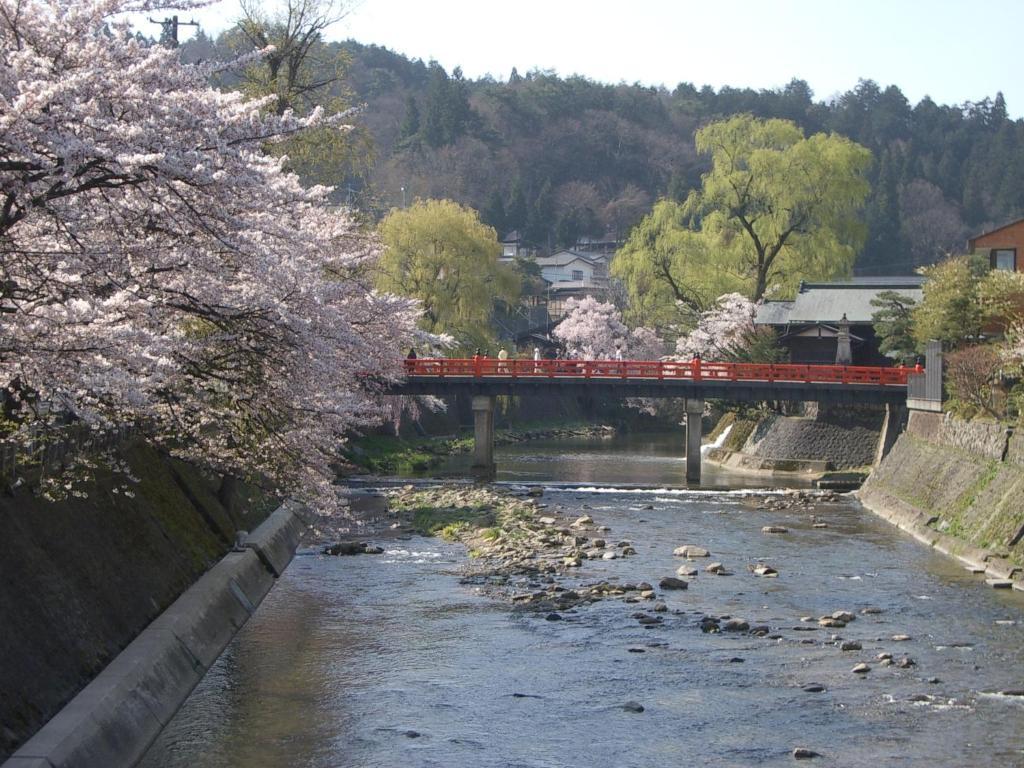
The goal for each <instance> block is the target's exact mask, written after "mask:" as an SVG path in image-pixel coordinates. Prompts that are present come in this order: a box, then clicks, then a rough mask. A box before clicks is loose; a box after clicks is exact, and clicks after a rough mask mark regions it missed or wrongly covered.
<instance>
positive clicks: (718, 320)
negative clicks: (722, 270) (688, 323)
mask: <svg viewBox="0 0 1024 768" xmlns="http://www.w3.org/2000/svg"><path fill="white" fill-rule="evenodd" d="M756 314H757V303H755V302H753V301H751V300H750V299H748V298H746V297H745V296H743V295H741V294H739V293H727V294H725V295H724V296H719V297H718V300H717V301H716V302H715V306H714V307H712V308H711V309H708V310H707V311H705V312H702V313H701V314H700V316H699V318H698V320H697V325H696V327H695V328H694V329H693V330H692V331H690V332H689V333H688V334H686V335H685V336H682V337H680V338H679V340H678V341H677V342H676V356H677V357H678V358H679V359H681V360H691V359H693V357H694V356H695V355H699V356H700V357H701V359H703V360H717V361H736V362H766V363H768V362H776V361H777V360H778V359H779V358H780V356H781V354H782V350H781V349H780V348H779V347H778V346H777V345H776V343H775V336H774V334H773V333H772V332H771V331H770V330H769V329H761V328H758V327H757V326H755V325H754V317H755V315H756Z"/></svg>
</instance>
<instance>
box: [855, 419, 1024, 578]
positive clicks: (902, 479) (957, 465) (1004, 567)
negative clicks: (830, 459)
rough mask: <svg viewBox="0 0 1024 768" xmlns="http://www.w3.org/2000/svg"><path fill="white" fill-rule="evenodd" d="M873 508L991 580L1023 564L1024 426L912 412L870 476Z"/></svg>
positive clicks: (1014, 573)
mask: <svg viewBox="0 0 1024 768" xmlns="http://www.w3.org/2000/svg"><path fill="white" fill-rule="evenodd" d="M860 498H861V500H862V501H863V503H864V504H865V506H867V507H869V508H870V509H872V510H873V511H875V512H877V513H878V514H880V515H881V516H883V517H885V518H886V519H888V520H890V521H891V522H893V523H894V524H896V525H898V526H899V527H900V528H903V529H904V530H906V531H908V532H910V533H911V534H912V535H914V536H916V537H917V538H918V539H920V540H921V541H923V542H925V543H927V544H928V545H929V546H933V547H935V548H936V549H938V550H940V551H942V552H944V553H946V554H950V555H952V556H954V557H958V558H959V559H960V560H961V561H962V562H964V563H965V564H966V565H968V566H970V567H972V568H975V569H977V570H979V571H981V570H984V571H985V573H986V575H987V576H989V577H990V578H992V579H1010V578H1019V577H1020V576H1021V573H1022V572H1021V570H1020V569H1021V567H1022V566H1024V541H1022V539H1024V433H1018V434H1014V433H1013V432H1012V431H1011V430H1009V429H1008V428H1007V427H1005V426H1002V425H998V424H991V423H985V422H975V421H972V422H964V421H960V420H959V419H955V418H953V417H952V416H950V415H948V414H947V415H945V416H943V415H942V414H937V413H923V412H920V411H914V412H912V413H911V415H910V420H909V422H908V424H907V430H906V432H905V433H904V434H902V435H901V436H900V438H899V440H897V441H896V444H895V445H894V446H893V449H892V451H891V452H890V453H889V455H888V456H887V457H886V458H885V460H884V461H883V462H882V463H881V465H880V466H879V467H878V468H877V469H876V470H875V471H874V472H873V473H872V475H871V477H869V478H868V480H867V482H866V483H865V484H864V487H863V488H862V489H861V491H860Z"/></svg>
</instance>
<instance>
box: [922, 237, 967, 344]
mask: <svg viewBox="0 0 1024 768" xmlns="http://www.w3.org/2000/svg"><path fill="white" fill-rule="evenodd" d="M922 273H923V274H924V276H925V278H926V280H925V283H924V286H923V291H924V298H923V299H922V301H921V303H920V304H919V305H918V306H917V307H915V308H914V310H913V313H912V317H913V326H914V327H913V336H914V341H915V342H916V344H917V348H918V350H922V349H924V347H925V345H926V344H927V343H928V341H929V340H930V339H937V340H939V341H942V342H943V343H944V344H945V345H946V346H948V347H959V346H961V345H963V344H964V343H965V342H966V341H968V340H969V338H974V337H977V336H978V335H979V334H980V333H981V328H982V323H983V321H984V312H983V310H982V308H981V305H980V304H979V302H978V274H977V272H976V271H975V270H973V269H972V268H971V263H970V260H969V259H968V258H967V257H965V256H957V257H954V258H951V259H946V260H945V261H943V262H941V263H939V264H936V265H934V266H932V267H926V268H924V269H923V270H922Z"/></svg>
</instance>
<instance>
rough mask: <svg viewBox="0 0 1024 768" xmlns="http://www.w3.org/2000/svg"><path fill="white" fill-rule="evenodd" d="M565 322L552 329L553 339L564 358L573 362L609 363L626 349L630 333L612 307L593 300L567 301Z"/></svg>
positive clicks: (592, 298)
mask: <svg viewBox="0 0 1024 768" xmlns="http://www.w3.org/2000/svg"><path fill="white" fill-rule="evenodd" d="M565 307H566V309H567V310H568V311H567V312H566V315H565V318H564V319H563V320H562V322H560V323H559V324H558V325H556V326H555V329H554V331H552V333H553V334H554V336H555V338H556V339H558V340H559V341H560V342H562V345H563V346H564V347H565V352H566V354H567V355H568V356H569V357H570V358H573V359H576V360H610V359H612V358H614V357H615V351H616V349H621V348H622V347H624V346H625V343H626V337H627V336H628V334H629V330H628V329H627V328H626V326H625V325H624V324H623V322H622V316H621V315H620V314H619V310H617V309H616V308H615V305H614V304H610V303H607V302H601V301H598V300H597V299H595V298H594V297H593V296H584V297H583V298H582V299H569V300H568V301H567V302H566V303H565Z"/></svg>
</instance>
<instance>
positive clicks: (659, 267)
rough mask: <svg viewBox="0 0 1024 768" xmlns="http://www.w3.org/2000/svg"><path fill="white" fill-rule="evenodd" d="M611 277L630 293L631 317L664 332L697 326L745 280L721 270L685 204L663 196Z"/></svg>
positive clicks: (623, 250) (617, 261)
mask: <svg viewBox="0 0 1024 768" xmlns="http://www.w3.org/2000/svg"><path fill="white" fill-rule="evenodd" d="M612 276H613V277H616V278H618V279H619V280H621V281H622V283H623V285H624V286H625V287H626V292H627V294H628V296H629V302H628V308H627V310H626V319H627V320H628V321H629V322H630V323H631V324H632V325H651V326H654V327H657V328H659V329H661V330H662V331H667V330H670V329H673V328H676V327H677V326H679V325H683V326H687V327H688V326H690V325H692V323H693V322H694V321H695V319H696V318H697V316H698V315H700V313H701V312H703V311H704V310H706V309H707V308H708V307H710V306H712V305H713V304H714V302H715V299H716V298H717V297H719V296H721V295H722V294H725V293H729V292H731V291H734V290H739V289H740V287H741V283H742V281H741V280H740V278H739V276H738V275H734V274H729V273H727V272H725V271H724V270H722V269H721V259H720V258H718V255H717V254H716V253H715V252H714V251H713V250H712V249H711V248H709V247H708V242H707V239H706V238H704V237H703V235H702V233H701V232H700V231H699V230H697V229H695V228H694V227H693V222H692V219H691V217H690V216H689V215H688V213H687V211H686V209H685V206H684V205H683V204H681V203H678V202H675V201H674V200H659V201H658V202H657V203H656V204H655V206H654V209H653V210H652V211H651V212H650V213H649V214H648V215H647V216H645V217H644V218H643V219H642V220H641V221H640V223H639V224H637V225H636V226H635V227H634V228H633V230H632V231H631V232H630V235H629V238H628V239H627V240H626V243H625V245H624V246H623V247H622V248H621V249H620V250H619V252H618V253H617V254H616V256H615V260H614V261H613V262H612Z"/></svg>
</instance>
